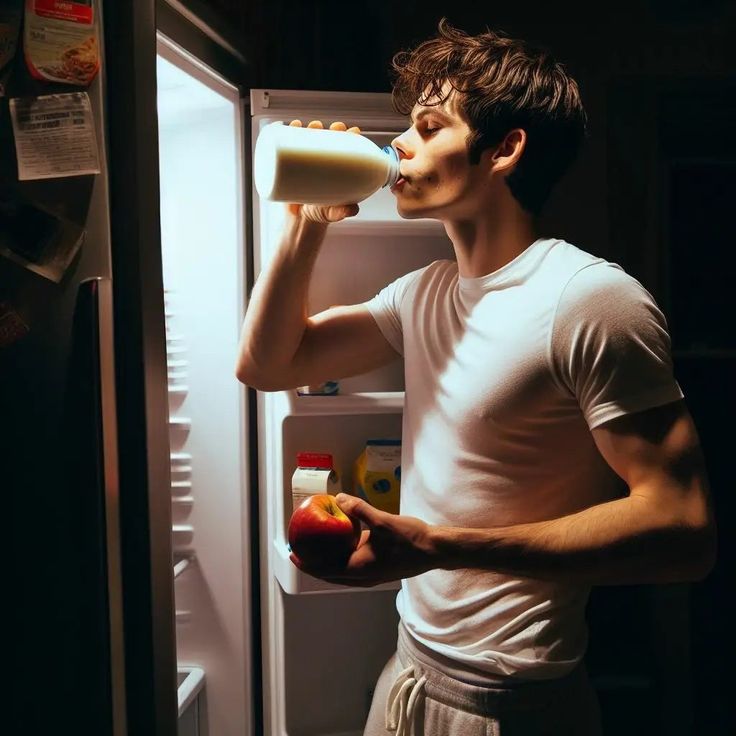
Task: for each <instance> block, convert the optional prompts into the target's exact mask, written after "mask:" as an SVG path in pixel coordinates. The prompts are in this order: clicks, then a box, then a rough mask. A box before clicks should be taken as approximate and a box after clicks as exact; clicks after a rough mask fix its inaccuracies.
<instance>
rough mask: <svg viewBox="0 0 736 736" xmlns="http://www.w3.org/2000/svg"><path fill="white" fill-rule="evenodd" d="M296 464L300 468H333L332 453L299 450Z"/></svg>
mask: <svg viewBox="0 0 736 736" xmlns="http://www.w3.org/2000/svg"><path fill="white" fill-rule="evenodd" d="M296 464H297V465H298V466H299V467H300V468H313V469H314V470H332V466H333V462H332V455H330V453H328V452H298V453H297V454H296Z"/></svg>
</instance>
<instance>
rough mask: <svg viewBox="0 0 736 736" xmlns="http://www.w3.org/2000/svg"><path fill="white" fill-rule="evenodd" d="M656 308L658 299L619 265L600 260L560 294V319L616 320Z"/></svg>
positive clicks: (579, 273)
mask: <svg viewBox="0 0 736 736" xmlns="http://www.w3.org/2000/svg"><path fill="white" fill-rule="evenodd" d="M652 308H656V303H655V301H654V298H653V297H652V295H651V294H650V293H649V292H648V291H647V290H646V289H645V288H644V286H643V285H642V284H641V283H640V282H639V281H637V280H636V279H635V278H634V277H633V276H631V275H630V274H628V273H626V271H624V270H623V269H622V268H621V267H620V266H618V265H617V264H615V263H609V262H608V261H604V260H600V261H597V262H593V263H589V264H586V265H584V266H583V267H581V268H579V269H578V270H576V271H575V272H574V273H573V274H572V275H571V276H570V278H569V279H568V280H567V282H566V283H565V285H564V287H563V289H562V291H561V293H560V300H559V303H558V308H557V316H558V318H559V317H564V316H565V315H566V314H567V315H570V316H574V317H575V318H576V319H577V320H578V321H579V320H580V319H581V318H584V317H585V316H597V317H605V318H607V319H609V320H615V319H617V318H621V317H627V316H631V314H632V313H637V312H641V311H645V312H646V311H649V310H651V309H652Z"/></svg>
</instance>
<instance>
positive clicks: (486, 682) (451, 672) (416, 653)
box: [397, 623, 587, 715]
mask: <svg viewBox="0 0 736 736" xmlns="http://www.w3.org/2000/svg"><path fill="white" fill-rule="evenodd" d="M397 655H398V658H399V662H400V663H401V666H402V667H404V668H407V667H410V666H412V665H413V666H414V670H415V673H416V674H415V675H414V676H415V677H417V678H418V677H419V676H424V677H425V679H426V682H425V683H424V690H425V692H426V695H427V697H430V698H432V699H433V700H437V701H439V702H441V703H445V704H446V705H450V706H452V707H454V708H461V709H463V710H466V711H470V712H473V713H479V714H485V715H488V714H491V713H498V712H501V711H514V710H525V709H527V708H532V707H536V706H539V705H542V704H544V703H547V702H549V701H550V700H553V699H555V698H558V697H561V696H562V694H563V693H565V694H569V693H570V691H571V689H575V688H577V687H582V686H584V685H585V683H586V681H587V674H586V672H585V667H584V666H583V665H582V664H580V665H578V666H577V667H576V668H575V669H574V670H572V672H570V673H568V674H567V675H564V676H563V677H559V678H555V679H553V680H539V681H536V680H535V681H520V680H508V679H504V680H501V679H496V678H494V677H493V676H492V675H488V674H487V673H485V672H480V671H474V670H472V669H471V668H466V667H464V666H460V665H458V663H457V662H455V661H453V660H451V659H449V658H448V657H445V656H443V655H441V654H438V653H436V652H433V651H432V650H431V649H429V648H428V647H426V646H425V645H424V644H422V643H421V642H419V641H417V640H416V639H415V638H414V637H413V636H412V635H411V634H410V633H409V631H408V630H407V629H406V627H405V626H404V624H403V623H399V636H398V642H397Z"/></svg>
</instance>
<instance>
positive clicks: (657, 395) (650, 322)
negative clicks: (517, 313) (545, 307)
mask: <svg viewBox="0 0 736 736" xmlns="http://www.w3.org/2000/svg"><path fill="white" fill-rule="evenodd" d="M549 348H550V360H551V364H552V371H553V373H554V375H555V378H556V379H557V381H558V383H560V384H561V385H562V386H563V387H564V388H565V389H567V390H569V391H570V392H572V393H573V394H574V395H575V397H576V399H577V401H578V404H579V406H580V409H581V411H582V412H583V415H584V417H585V420H586V422H587V423H588V426H589V427H590V429H593V428H594V427H597V426H599V425H601V424H603V423H604V422H608V421H610V420H611V419H615V418H616V417H619V416H623V415H625V414H632V413H634V412H638V411H643V410H645V409H650V408H652V407H655V406H661V405H663V404H668V403H670V402H672V401H677V400H678V399H681V398H682V396H683V394H682V391H681V390H680V387H679V385H678V384H677V381H676V380H675V378H674V373H673V367H672V355H671V345H670V337H669V334H668V331H667V322H666V320H665V317H664V315H663V314H662V312H661V310H660V309H659V307H658V306H657V304H656V303H655V301H654V299H653V297H652V296H651V294H650V293H649V292H648V291H647V290H646V289H645V288H644V287H643V286H642V285H641V284H640V283H639V282H638V281H637V280H636V279H634V278H633V277H631V276H629V275H628V274H627V273H625V272H624V271H623V270H622V269H621V268H619V267H618V266H616V265H615V264H610V263H596V264H593V265H590V266H587V267H585V268H583V269H581V270H580V271H578V272H577V273H576V274H575V275H574V276H573V277H572V278H571V279H570V280H569V281H568V282H567V285H566V286H565V288H564V290H563V292H562V295H561V297H560V300H559V302H558V305H557V310H556V312H555V316H554V320H553V323H552V328H551V333H550V344H549Z"/></svg>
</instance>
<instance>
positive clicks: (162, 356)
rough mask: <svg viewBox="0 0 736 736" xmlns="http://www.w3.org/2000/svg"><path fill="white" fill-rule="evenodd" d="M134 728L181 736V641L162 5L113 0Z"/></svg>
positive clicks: (116, 233) (111, 132) (111, 56)
mask: <svg viewBox="0 0 736 736" xmlns="http://www.w3.org/2000/svg"><path fill="white" fill-rule="evenodd" d="M104 12H105V16H104V42H105V69H106V74H107V89H108V94H107V98H106V103H107V105H106V107H107V120H108V126H107V136H108V153H109V157H108V159H109V182H110V227H111V251H112V284H113V300H114V324H115V355H116V365H115V368H116V381H117V398H118V440H119V447H120V530H121V550H122V577H123V591H124V600H123V611H124V633H125V665H126V697H127V720H128V732H129V733H130V734H135V736H148V735H149V734H151V735H153V734H155V736H174V734H176V722H177V696H176V688H177V683H176V646H175V631H174V596H173V587H174V586H173V570H172V549H171V503H170V495H169V489H170V468H169V443H168V433H167V428H168V424H167V422H168V395H167V387H166V338H165V327H164V300H163V281H162V273H161V236H160V217H159V173H158V137H157V135H156V128H157V113H156V3H155V0H140V1H139V2H132V3H127V2H122V3H121V2H117V1H116V0H113V1H111V2H105V3H104Z"/></svg>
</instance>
